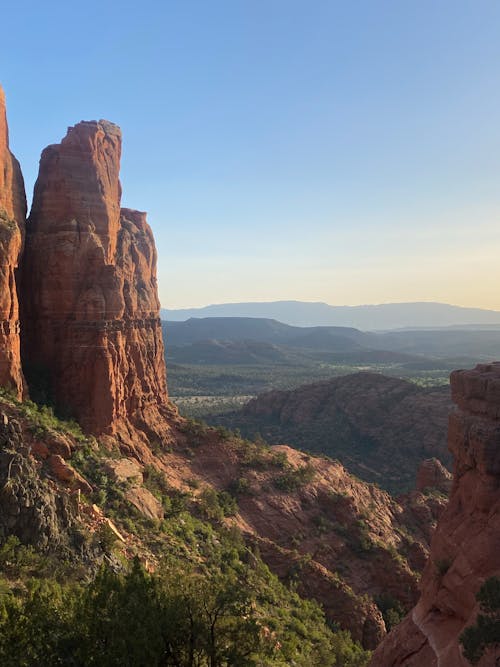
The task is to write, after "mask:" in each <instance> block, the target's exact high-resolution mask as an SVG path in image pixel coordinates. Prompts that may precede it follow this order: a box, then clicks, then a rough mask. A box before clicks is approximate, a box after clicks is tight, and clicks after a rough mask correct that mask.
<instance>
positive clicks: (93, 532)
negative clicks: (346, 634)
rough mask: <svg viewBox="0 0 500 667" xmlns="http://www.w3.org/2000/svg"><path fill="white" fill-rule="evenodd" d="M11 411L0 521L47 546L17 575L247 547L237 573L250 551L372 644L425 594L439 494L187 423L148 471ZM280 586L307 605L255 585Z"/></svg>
mask: <svg viewBox="0 0 500 667" xmlns="http://www.w3.org/2000/svg"><path fill="white" fill-rule="evenodd" d="M0 411H1V415H2V424H3V426H1V434H0V435H1V438H0V440H1V442H2V443H3V444H2V452H3V453H2V456H1V457H0V458H1V461H0V474H1V478H2V480H3V484H4V488H7V487H9V491H8V493H7V492H4V494H3V496H2V498H1V499H0V505H1V509H2V513H1V516H2V519H1V522H0V527H1V528H2V531H3V534H4V535H7V534H10V535H15V536H17V537H18V538H20V539H21V541H22V542H23V543H27V544H32V545H33V546H34V547H35V549H36V551H35V552H33V556H32V559H35V560H34V565H32V566H30V565H29V563H28V564H27V565H26V566H24V565H23V563H22V562H20V563H19V565H16V566H15V568H14V570H15V571H16V572H17V571H18V570H19V568H20V569H21V571H22V572H25V575H27V574H31V576H35V578H36V577H37V576H44V577H46V576H48V575H47V574H43V572H46V570H43V572H40V573H39V574H37V571H36V567H37V565H36V563H37V561H36V558H38V556H36V558H35V554H40V558H48V559H49V562H50V563H54V562H57V560H58V559H60V558H61V554H65V556H64V558H65V559H66V566H65V569H63V570H61V569H60V568H56V571H57V572H58V577H60V578H62V580H63V581H66V582H67V583H68V584H69V583H70V582H72V581H75V579H76V580H81V579H82V578H83V579H85V577H86V576H88V572H89V571H90V572H92V571H95V570H96V568H98V567H99V566H100V565H101V564H103V563H106V562H107V563H111V564H113V566H114V567H118V568H119V569H124V568H125V571H126V564H127V563H128V562H131V561H132V560H133V559H134V558H135V557H138V558H139V560H140V562H142V563H143V564H144V566H145V567H147V568H148V569H149V570H150V571H152V572H161V571H162V567H163V566H162V563H164V562H170V563H171V566H172V565H173V564H175V567H176V568H186V567H187V566H189V567H197V566H201V565H202V564H204V566H203V567H204V568H205V567H206V568H208V570H207V573H210V568H212V567H213V566H212V565H211V563H212V560H213V559H214V558H215V559H217V558H219V557H223V552H224V550H225V549H228V548H229V549H236V550H237V551H236V552H235V553H234V554H233V556H232V558H233V560H234V558H236V560H235V561H234V567H235V568H236V571H238V568H241V567H243V563H245V562H246V561H247V559H248V558H249V554H252V553H253V554H254V556H253V557H252V558H254V559H257V561H256V562H259V563H260V558H262V560H263V562H264V563H266V564H267V566H268V567H269V568H270V570H271V572H273V573H274V574H276V575H277V576H278V577H279V579H280V580H281V581H283V582H284V583H286V582H288V583H289V582H291V581H293V582H295V586H296V587H297V590H298V592H299V593H300V594H301V595H303V596H305V597H307V598H313V599H315V600H317V601H320V602H321V603H322V604H323V606H324V610H325V612H326V615H327V618H328V619H329V621H330V622H334V623H336V624H338V625H339V626H340V627H342V628H345V629H347V630H349V631H350V632H351V633H352V636H353V637H354V638H355V639H356V640H358V641H359V642H361V643H362V644H363V645H364V646H365V647H366V648H374V647H375V646H376V645H377V644H378V642H379V641H380V639H381V638H382V637H383V636H384V634H385V628H386V625H385V624H386V623H388V624H390V623H394V622H395V621H394V619H395V618H397V614H399V615H401V614H402V613H403V612H404V610H405V609H407V608H408V607H409V606H410V605H411V604H412V603H413V602H414V601H415V600H416V596H417V591H418V588H417V582H418V577H419V574H418V573H419V571H420V570H421V568H422V567H423V564H424V562H425V558H426V553H427V551H428V548H429V537H430V531H431V529H432V526H433V525H434V524H435V522H436V519H437V518H438V516H439V514H440V513H441V511H442V510H443V508H444V506H445V498H444V496H442V495H441V494H440V493H438V492H437V491H435V492H434V493H433V494H428V493H423V492H422V491H419V492H417V491H416V492H414V493H412V494H410V495H409V496H408V497H406V498H404V499H401V501H400V502H399V503H398V502H396V501H394V500H393V499H391V498H390V496H388V494H386V493H384V492H383V491H380V490H379V489H377V488H376V487H374V486H371V485H368V484H365V483H363V482H361V481H360V480H357V479H355V478H353V477H351V476H350V475H349V474H348V473H347V472H346V470H345V469H344V468H343V467H342V466H341V465H340V464H338V463H336V462H333V461H328V460H325V459H320V458H314V457H311V456H308V455H304V454H301V453H300V452H297V451H295V450H293V449H290V448H288V447H284V446H280V447H276V448H268V447H266V446H263V445H262V444H256V443H252V442H249V441H246V440H243V439H241V438H239V437H237V436H233V435H231V434H230V433H228V432H226V431H225V430H224V429H217V428H210V427H201V426H199V425H197V424H195V423H190V422H186V421H185V420H182V419H179V420H178V422H177V424H175V425H172V428H173V434H174V444H173V445H171V446H170V447H169V448H162V447H158V446H157V447H156V448H155V451H154V452H152V456H151V459H150V463H148V464H146V465H145V464H140V463H139V462H138V461H137V459H134V458H130V457H126V456H124V455H123V452H121V451H120V450H119V449H118V447H113V448H112V449H110V448H109V444H107V445H106V446H103V445H102V444H99V443H98V441H96V440H95V439H94V438H91V437H87V436H85V435H83V434H82V433H81V431H80V430H79V428H78V427H77V426H76V425H74V424H66V423H64V422H61V421H60V420H58V419H56V418H55V417H54V416H53V415H52V413H51V411H50V410H46V409H39V408H37V406H35V405H34V404H31V403H26V402H19V401H17V400H15V399H13V398H11V397H9V396H8V395H7V394H5V393H4V394H3V397H2V398H1V399H0ZM12 456H14V458H15V465H12V463H10V464H9V461H11V459H12ZM9 479H11V482H10V484H7V481H8V480H9ZM37 507H38V508H41V510H42V512H41V513H40V512H39V511H38V510H37V509H36V508H37ZM13 508H20V511H19V510H16V512H15V513H13V511H12V510H13ZM239 536H241V537H239ZM242 538H243V540H244V541H239V540H241V539H242ZM245 545H246V546H245ZM214 549H215V551H214ZM14 551H16V549H15V550H14ZM17 551H19V549H17ZM218 552H220V555H219V556H217V553H218ZM259 554H260V555H259ZM17 557H19V558H24V557H25V556H24V552H23V551H19V555H18V556H16V558H17ZM0 560H1V559H0ZM238 562H240V564H239V565H238ZM251 562H252V561H251ZM197 564H198V565H197ZM171 566H170V567H171ZM33 567H35V570H34V571H33ZM259 567H261V566H259ZM389 572H390V573H391V574H390V578H388V576H387V574H388V573H389ZM7 574H8V571H7ZM266 577H267V579H266ZM49 578H50V577H49ZM266 581H268V583H267V584H266ZM269 582H270V583H269ZM273 582H274V583H273ZM13 584H14V581H13V582H12V585H13ZM271 584H272V586H274V587H275V588H276V590H277V591H278V592H279V591H281V592H279V595H281V596H282V599H283V603H284V604H286V605H290V608H291V609H293V607H294V605H295V607H297V605H299V606H300V602H299V600H298V599H297V600H295V599H292V598H289V599H286V598H287V595H289V593H287V589H286V588H281V587H280V585H279V583H278V581H277V580H274V579H271V580H269V578H268V575H262V576H261V581H260V583H256V584H255V585H258V586H262V587H265V586H267V585H271ZM5 585H6V586H7V587H8V588H9V587H10V586H11V583H10V579H9V576H7V580H6V581H5ZM263 594H264V593H263ZM292 613H295V612H292ZM297 613H299V612H297ZM318 613H319V612H318ZM382 613H383V614H384V616H382ZM384 618H385V621H384ZM318 619H320V617H319V616H318ZM390 619H392V620H390ZM318 622H319V620H318ZM304 640H307V641H309V639H308V637H307V636H305V637H304ZM313 644H314V642H313ZM313 648H314V646H313V645H311V647H310V650H313ZM308 650H309V649H308ZM296 657H298V656H296ZM272 664H274V663H272ZM299 664H302V663H301V662H300V663H299ZM304 664H305V663H304ZM313 664H318V665H320V664H322V663H321V662H317V663H313ZM346 664H351V663H346ZM356 664H357V663H356Z"/></svg>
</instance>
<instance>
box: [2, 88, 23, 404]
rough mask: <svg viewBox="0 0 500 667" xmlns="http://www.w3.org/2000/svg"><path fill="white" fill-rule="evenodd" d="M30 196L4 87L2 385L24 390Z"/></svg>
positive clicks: (15, 390) (17, 391)
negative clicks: (21, 290) (20, 288)
mask: <svg viewBox="0 0 500 667" xmlns="http://www.w3.org/2000/svg"><path fill="white" fill-rule="evenodd" d="M25 221H26V196H25V193H24V181H23V177H22V174H21V169H20V167H19V163H18V161H17V160H16V158H15V157H14V156H13V155H12V153H11V152H10V150H9V131H8V127H7V115H6V110H5V94H4V92H3V89H2V87H1V86H0V385H2V386H9V387H11V388H12V389H13V390H14V392H15V393H16V394H17V395H18V396H21V395H22V394H23V391H24V381H23V374H22V370H21V353H20V338H19V335H20V325H19V304H18V296H17V280H16V272H17V267H18V265H19V259H20V256H21V252H22V246H23V238H24V227H25Z"/></svg>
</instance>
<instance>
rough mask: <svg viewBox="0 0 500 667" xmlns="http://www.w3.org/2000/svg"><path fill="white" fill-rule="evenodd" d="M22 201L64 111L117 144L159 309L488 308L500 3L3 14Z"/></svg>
mask: <svg viewBox="0 0 500 667" xmlns="http://www.w3.org/2000/svg"><path fill="white" fill-rule="evenodd" d="M0 15H1V24H0V25H1V34H2V46H1V51H0V82H1V83H2V85H3V87H4V89H5V92H6V96H7V111H8V119H9V126H10V142H11V149H12V150H13V151H14V153H15V154H16V156H17V157H18V159H19V160H20V162H21V165H22V168H23V172H24V176H25V180H26V185H27V192H28V198H31V193H32V189H33V184H34V181H35V179H36V175H37V170H38V160H39V156H40V152H41V150H42V149H43V148H44V147H45V146H46V145H48V144H50V143H55V142H59V141H60V140H61V139H62V137H63V136H64V135H65V133H66V128H67V127H68V126H70V125H74V124H75V123H77V122H78V121H80V120H83V119H84V120H91V119H97V118H107V119H109V120H112V121H113V122H116V123H118V124H119V125H120V126H121V128H122V132H123V140H124V145H123V157H122V171H121V180H122V186H123V198H122V203H123V205H124V206H127V207H131V208H137V209H139V210H145V211H148V220H149V222H150V224H151V226H152V229H153V232H154V234H155V238H156V243H157V248H158V279H159V289H160V299H161V302H162V306H164V307H167V308H182V307H193V306H202V305H206V304H210V303H223V302H234V301H238V302H239V301H272V300H278V299H298V300H304V301H326V302H327V303H330V304H333V305H357V304H366V303H385V302H398V301H399V302H401V301H442V302H447V303H453V304H457V305H463V306H478V307H484V308H494V309H500V289H499V285H500V261H499V256H500V252H499V251H500V196H499V195H500V2H499V1H498V0H470V1H466V0H404V1H403V0H391V1H390V2H389V1H386V0H344V1H343V2H338V1H336V0H329V1H326V0H163V1H158V2H153V1H151V0H141V2H137V1H135V2H129V1H128V0H122V1H121V2H107V1H106V0H101V1H100V2H96V1H95V0H86V1H85V3H78V4H77V3H71V2H69V3H68V2H59V1H57V2H51V1H50V0H46V1H44V2H39V1H37V2H34V1H30V2H24V1H23V0H16V1H15V2H12V1H9V0H7V1H6V2H3V3H2V7H1V10H0Z"/></svg>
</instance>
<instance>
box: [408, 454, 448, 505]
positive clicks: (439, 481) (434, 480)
mask: <svg viewBox="0 0 500 667" xmlns="http://www.w3.org/2000/svg"><path fill="white" fill-rule="evenodd" d="M451 482H452V475H451V473H450V472H449V470H447V469H446V468H445V467H444V466H443V464H442V463H441V461H439V460H438V459H436V458H432V459H425V461H422V463H421V464H420V468H419V469H418V473H417V485H416V489H417V491H425V490H435V491H439V493H442V494H443V495H446V496H447V495H448V493H449V492H450V489H451Z"/></svg>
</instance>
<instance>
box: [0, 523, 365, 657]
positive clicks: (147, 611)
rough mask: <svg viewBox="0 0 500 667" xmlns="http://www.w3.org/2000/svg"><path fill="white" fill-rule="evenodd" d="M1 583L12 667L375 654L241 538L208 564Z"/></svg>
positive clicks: (168, 563) (0, 606)
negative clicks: (335, 626)
mask: <svg viewBox="0 0 500 667" xmlns="http://www.w3.org/2000/svg"><path fill="white" fill-rule="evenodd" d="M11 547H12V543H11V545H10V547H9V548H8V549H7V550H6V551H9V549H10V548H11ZM6 551H5V550H3V551H2V552H1V553H2V554H3V555H5V553H6ZM14 557H15V553H10V555H9V556H8V561H9V562H10V561H11V560H12V558H14ZM16 571H17V572H18V571H19V570H16ZM0 584H1V585H0V664H2V665H3V666H5V667H14V666H15V667H18V666H20V665H23V666H26V667H31V666H33V667H35V665H72V666H74V667H84V666H85V667H86V666H87V665H99V666H100V667H115V666H116V667H118V666H119V667H123V666H129V667H139V666H143V665H144V666H146V665H147V666H148V667H154V666H156V665H158V666H160V665H161V666H172V667H229V666H235V667H236V666H238V667H240V666H241V667H246V666H248V667H253V666H254V667H266V666H269V667H271V666H276V667H285V666H286V665H296V666H297V667H301V666H303V667H306V666H309V665H317V666H318V667H319V666H322V667H323V666H325V667H328V666H332V667H333V666H334V665H339V666H344V667H362V666H363V665H366V664H367V660H368V658H369V654H368V653H367V652H365V651H363V650H362V649H361V648H360V647H359V646H358V645H356V644H354V643H353V642H352V640H351V639H350V636H349V635H348V633H346V632H333V631H332V630H330V629H329V628H328V627H327V625H326V623H325V618H324V616H323V613H322V611H321V610H320V608H319V607H318V606H317V605H316V604H315V603H313V602H307V601H304V600H302V599H301V598H299V596H298V595H297V594H296V593H294V592H293V591H290V590H288V589H287V588H285V587H284V586H283V585H282V584H280V583H279V581H278V580H277V579H276V578H275V577H274V576H273V575H271V574H270V572H269V570H268V569H267V567H266V566H265V565H263V564H262V562H261V561H260V559H259V558H258V556H257V555H256V554H253V553H252V552H250V551H248V550H247V549H246V548H245V547H244V546H243V545H242V543H241V541H239V540H238V538H237V537H236V536H235V534H234V533H233V534H229V533H228V534H227V535H226V536H224V537H223V538H222V540H221V543H220V545H219V546H218V547H213V551H212V554H211V557H210V558H209V559H208V560H207V562H205V563H204V565H202V566H200V565H198V566H195V565H193V564H192V563H190V562H187V561H182V560H180V559H178V558H173V557H172V556H170V557H167V558H165V559H163V560H162V562H161V565H160V567H159V568H158V570H157V572H155V573H154V574H150V573H148V572H147V571H146V570H145V569H144V568H143V567H142V565H141V564H140V562H139V560H138V559H137V558H136V559H134V561H133V562H132V563H131V564H130V565H129V566H128V567H127V568H126V569H125V570H124V571H123V572H116V571H113V569H111V568H110V567H108V566H105V567H102V568H101V569H100V570H99V571H98V573H97V574H96V576H95V577H94V578H93V579H92V581H91V582H90V583H88V584H86V585H83V584H82V583H78V582H75V581H71V580H69V581H65V582H62V583H61V582H57V581H56V580H55V579H50V578H48V579H45V580H42V579H39V578H32V579H29V580H28V581H26V583H25V586H24V587H22V589H19V587H16V588H15V589H14V590H13V587H12V586H11V587H9V581H8V580H7V579H4V580H2V581H1V582H0Z"/></svg>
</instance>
